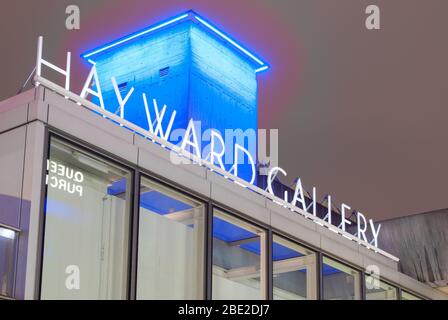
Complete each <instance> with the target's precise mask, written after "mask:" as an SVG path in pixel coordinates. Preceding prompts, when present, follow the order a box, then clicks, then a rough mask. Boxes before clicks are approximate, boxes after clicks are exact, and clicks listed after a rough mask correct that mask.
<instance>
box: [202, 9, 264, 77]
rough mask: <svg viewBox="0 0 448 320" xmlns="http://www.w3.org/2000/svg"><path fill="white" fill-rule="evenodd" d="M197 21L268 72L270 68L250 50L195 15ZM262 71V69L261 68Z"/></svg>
mask: <svg viewBox="0 0 448 320" xmlns="http://www.w3.org/2000/svg"><path fill="white" fill-rule="evenodd" d="M195 19H196V20H197V21H199V22H200V23H202V24H203V25H204V26H206V27H207V28H209V29H210V30H212V31H213V32H214V33H216V34H217V35H219V36H220V37H221V38H223V39H224V40H226V41H227V42H229V43H230V44H231V45H233V46H234V47H236V48H237V49H238V50H240V51H242V52H244V53H245V54H246V55H248V56H249V57H251V58H252V59H253V60H255V61H256V62H257V63H258V64H259V65H260V66H263V68H265V69H264V70H266V69H267V68H269V67H268V66H266V65H265V63H264V62H263V61H261V60H260V59H258V58H257V57H256V56H255V55H254V54H252V53H250V52H249V51H248V50H246V49H245V48H243V47H242V46H241V45H239V44H238V43H237V42H236V41H234V40H232V39H230V38H229V37H228V36H226V35H225V34H224V33H223V32H221V31H219V30H218V29H217V28H215V27H213V26H212V25H211V24H210V23H208V22H207V21H205V20H204V19H202V18H201V17H199V16H197V15H195ZM260 69H261V68H260Z"/></svg>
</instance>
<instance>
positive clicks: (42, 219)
mask: <svg viewBox="0 0 448 320" xmlns="http://www.w3.org/2000/svg"><path fill="white" fill-rule="evenodd" d="M52 139H56V140H59V141H61V142H62V143H65V144H67V145H68V146H69V147H73V148H77V149H79V150H80V151H81V152H85V153H86V154H87V155H92V156H93V157H97V158H99V159H102V160H105V161H107V162H110V163H111V164H112V165H116V166H118V167H120V168H121V169H123V170H127V171H129V173H130V183H129V185H130V187H131V190H130V192H129V203H128V204H127V206H128V207H127V210H128V211H129V223H128V224H129V225H128V228H129V229H128V234H129V236H128V248H127V250H128V251H127V253H128V254H127V256H128V257H127V274H126V277H127V279H126V297H125V299H124V300H131V299H132V297H133V295H132V289H133V288H132V287H133V286H132V282H131V280H132V279H133V274H132V270H133V269H134V265H133V263H134V261H133V254H134V252H133V251H134V248H133V245H132V244H133V239H134V237H135V235H134V232H135V231H134V228H133V226H134V221H135V205H134V203H135V187H134V186H135V181H136V176H137V172H136V170H135V167H134V166H133V165H132V164H131V163H129V162H127V161H125V160H122V159H120V158H118V157H116V156H114V155H112V154H111V153H109V152H107V151H105V150H100V149H98V148H97V147H95V146H93V145H91V144H89V143H87V142H85V141H82V140H80V139H78V138H75V137H72V136H70V135H67V134H66V133H64V132H61V131H60V130H58V129H54V128H48V127H46V131H45V141H46V144H45V149H44V155H43V170H42V186H41V199H40V212H39V231H38V233H39V234H38V239H39V241H38V252H39V254H38V261H37V268H38V270H37V273H36V281H35V294H36V297H37V299H38V300H42V285H43V283H42V278H43V262H44V249H45V248H44V247H45V225H46V216H47V215H46V200H47V196H48V185H47V184H46V175H47V165H46V164H47V161H48V160H49V159H50V147H51V142H52Z"/></svg>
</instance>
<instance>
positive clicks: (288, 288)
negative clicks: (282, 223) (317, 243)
mask: <svg viewBox="0 0 448 320" xmlns="http://www.w3.org/2000/svg"><path fill="white" fill-rule="evenodd" d="M272 261H273V270H274V275H273V287H274V288H273V289H274V292H273V297H274V300H304V299H317V276H316V254H315V253H314V252H312V251H310V250H308V249H305V248H303V247H302V246H299V245H298V244H296V243H294V242H291V241H289V240H286V239H284V238H281V237H279V236H277V235H274V239H273V245H272Z"/></svg>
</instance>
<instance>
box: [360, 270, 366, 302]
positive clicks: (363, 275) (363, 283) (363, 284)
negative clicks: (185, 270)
mask: <svg viewBox="0 0 448 320" xmlns="http://www.w3.org/2000/svg"><path fill="white" fill-rule="evenodd" d="M361 300H366V273H365V272H364V271H361Z"/></svg>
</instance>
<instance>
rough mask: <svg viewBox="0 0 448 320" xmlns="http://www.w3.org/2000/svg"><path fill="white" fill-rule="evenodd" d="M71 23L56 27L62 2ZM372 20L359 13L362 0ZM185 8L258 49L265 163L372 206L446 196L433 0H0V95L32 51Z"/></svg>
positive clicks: (57, 49) (58, 60)
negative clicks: (269, 157) (69, 9)
mask: <svg viewBox="0 0 448 320" xmlns="http://www.w3.org/2000/svg"><path fill="white" fill-rule="evenodd" d="M69 4H76V5H78V6H79V7H80V10H81V29H80V30H75V31H69V30H67V29H66V28H65V19H66V15H65V8H66V6H67V5H69ZM369 4H376V5H378V6H379V7H380V9H381V30H374V31H369V30H367V29H366V28H365V26H364V21H365V18H366V14H365V13H364V10H365V8H366V6H367V5H369ZM189 9H193V10H196V11H197V12H198V13H199V14H201V15H203V16H204V17H206V18H207V19H209V20H210V21H212V22H213V23H214V24H215V25H216V26H218V27H220V28H221V29H222V30H225V31H226V32H227V33H228V34H229V35H231V36H232V37H233V38H235V39H237V40H238V41H239V42H240V43H242V44H244V45H245V46H246V47H247V48H250V49H251V50H252V51H254V52H255V53H257V54H258V55H259V56H260V57H262V58H263V59H264V60H266V61H267V62H269V64H270V65H271V67H272V68H271V69H270V70H269V71H268V72H265V73H261V74H260V75H259V76H258V82H259V127H260V128H278V129H279V135H280V139H279V148H280V154H279V164H280V166H281V167H283V168H284V169H285V170H287V172H288V178H290V179H289V180H288V182H292V179H293V178H294V177H297V176H300V177H301V178H302V181H303V183H304V184H305V186H307V187H308V189H311V187H312V186H316V187H317V189H318V195H319V197H322V196H323V195H324V194H326V193H331V194H332V195H333V197H335V199H336V201H337V202H338V203H340V202H345V203H347V204H349V205H351V206H352V208H354V209H357V210H359V211H361V212H363V213H364V214H365V215H366V216H369V217H372V218H374V219H377V220H382V219H388V218H393V217H397V216H403V215H409V214H416V213H420V212H425V211H431V210H436V209H440V208H446V207H448V192H447V189H448V188H447V186H446V184H447V182H448V168H447V165H448V148H447V146H448V143H447V137H448V125H447V122H448V108H447V100H448V81H447V74H448V62H447V60H448V59H447V58H448V44H447V37H446V34H447V32H446V31H447V29H448V28H447V26H446V23H447V22H446V14H447V12H448V2H447V1H446V0H445V1H444V0H440V1H437V0H428V1H422V0H395V1H386V0H370V1H362V0H358V1H354V0H338V1H331V0H290V1H286V0H219V1H218V0H198V1H174V0H163V1H162V0H158V1H153V0H127V1H118V0H85V1H80V0H71V1H65V0H33V1H31V0H14V1H12V0H4V1H2V4H1V11H0V39H1V52H0V57H1V59H0V71H1V80H0V82H1V86H0V100H3V99H5V98H7V97H10V96H13V95H15V94H16V92H17V91H18V89H19V88H20V86H21V84H22V83H23V81H24V80H25V79H26V77H27V76H28V74H29V73H30V71H31V70H32V68H33V66H34V64H35V51H36V49H35V48H36V42H37V37H38V35H43V36H44V58H45V59H47V60H49V61H51V62H54V63H55V64H57V65H60V66H64V65H65V52H66V51H71V52H72V54H73V61H72V68H73V69H72V70H73V71H72V72H73V76H72V81H73V85H72V89H71V90H72V91H74V92H77V93H79V91H80V88H81V85H82V83H83V82H84V81H85V78H86V76H87V74H88V71H89V66H88V65H87V64H86V63H85V62H83V61H82V59H81V58H80V57H79V55H80V54H81V53H83V52H85V51H87V50H88V49H92V48H94V47H96V46H98V45H101V44H103V43H106V42H109V41H112V40H114V39H116V38H118V37H121V36H124V35H127V34H129V33H132V32H134V31H136V30H138V29H141V28H144V27H146V26H149V25H151V24H153V23H156V22H158V21H160V20H164V19H166V18H169V17H171V16H175V15H177V14H178V13H180V12H183V11H186V10H189Z"/></svg>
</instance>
